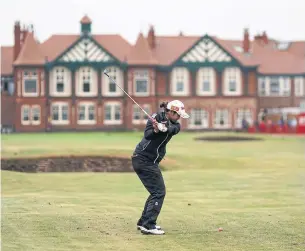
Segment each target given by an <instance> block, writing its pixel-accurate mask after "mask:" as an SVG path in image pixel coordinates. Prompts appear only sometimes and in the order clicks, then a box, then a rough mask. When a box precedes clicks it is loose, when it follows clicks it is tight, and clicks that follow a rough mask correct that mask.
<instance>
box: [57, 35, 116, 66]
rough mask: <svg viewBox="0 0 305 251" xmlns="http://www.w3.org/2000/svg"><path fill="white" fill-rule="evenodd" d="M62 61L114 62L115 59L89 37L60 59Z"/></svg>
mask: <svg viewBox="0 0 305 251" xmlns="http://www.w3.org/2000/svg"><path fill="white" fill-rule="evenodd" d="M59 61H62V62H83V61H89V62H112V61H114V59H113V58H112V57H111V56H110V55H109V54H108V53H107V52H105V51H104V50H102V49H101V48H100V47H99V46H98V45H96V44H95V43H94V42H93V41H91V40H90V39H88V38H84V39H82V40H80V41H79V42H78V43H77V44H75V45H74V46H73V47H72V48H70V50H68V51H67V52H66V53H65V54H64V55H63V56H62V57H61V58H60V59H59Z"/></svg>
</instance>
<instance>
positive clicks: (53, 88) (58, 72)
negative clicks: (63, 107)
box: [50, 66, 72, 97]
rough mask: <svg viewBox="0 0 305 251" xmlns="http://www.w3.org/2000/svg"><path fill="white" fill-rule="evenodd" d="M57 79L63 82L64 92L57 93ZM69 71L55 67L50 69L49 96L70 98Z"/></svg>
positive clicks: (61, 67)
mask: <svg viewBox="0 0 305 251" xmlns="http://www.w3.org/2000/svg"><path fill="white" fill-rule="evenodd" d="M57 78H59V79H62V80H63V84H64V91H63V92H58V91H57ZM71 82H72V81H71V71H70V70H69V69H68V68H67V67H63V66H57V67H55V68H53V69H52V71H51V74H50V96H52V97H69V96H71V91H72V89H71Z"/></svg>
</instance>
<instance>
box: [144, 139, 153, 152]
mask: <svg viewBox="0 0 305 251" xmlns="http://www.w3.org/2000/svg"><path fill="white" fill-rule="evenodd" d="M150 142H151V140H150V141H149V142H148V143H147V144H146V145H145V146H144V147H143V149H142V151H144V150H145V149H146V148H147V147H148V145H149V144H150Z"/></svg>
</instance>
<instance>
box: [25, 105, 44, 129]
mask: <svg viewBox="0 0 305 251" xmlns="http://www.w3.org/2000/svg"><path fill="white" fill-rule="evenodd" d="M35 108H38V116H39V120H38V121H34V119H33V110H34V109H35ZM25 109H28V113H29V114H28V116H29V120H28V121H25V120H23V118H24V110H25ZM21 124H22V125H40V124H41V106H40V105H22V106H21Z"/></svg>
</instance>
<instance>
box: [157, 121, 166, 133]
mask: <svg viewBox="0 0 305 251" xmlns="http://www.w3.org/2000/svg"><path fill="white" fill-rule="evenodd" d="M158 129H159V131H161V132H167V127H166V125H164V124H162V123H158Z"/></svg>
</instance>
